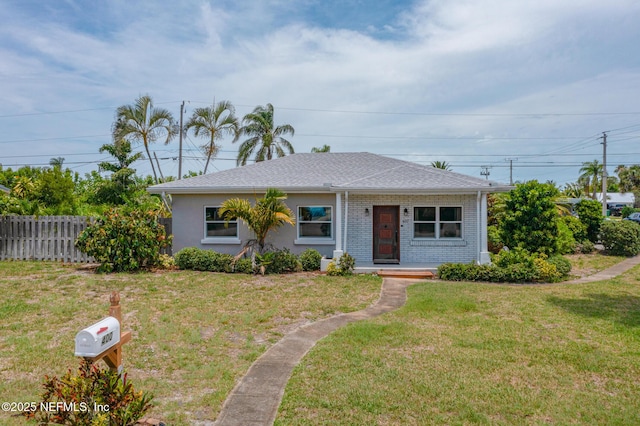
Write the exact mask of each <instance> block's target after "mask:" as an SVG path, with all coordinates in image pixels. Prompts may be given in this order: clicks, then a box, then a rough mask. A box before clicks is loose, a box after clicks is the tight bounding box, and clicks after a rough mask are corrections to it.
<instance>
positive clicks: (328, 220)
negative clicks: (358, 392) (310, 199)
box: [298, 206, 332, 238]
mask: <svg viewBox="0 0 640 426" xmlns="http://www.w3.org/2000/svg"><path fill="white" fill-rule="evenodd" d="M331 224H332V216H331V206H318V207H298V235H299V237H300V238H302V237H307V238H331V237H332V235H331V229H332V226H331Z"/></svg>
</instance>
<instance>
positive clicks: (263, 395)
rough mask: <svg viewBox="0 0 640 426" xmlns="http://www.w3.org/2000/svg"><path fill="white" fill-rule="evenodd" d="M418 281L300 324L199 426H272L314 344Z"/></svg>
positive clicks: (625, 264)
mask: <svg viewBox="0 0 640 426" xmlns="http://www.w3.org/2000/svg"><path fill="white" fill-rule="evenodd" d="M638 264H640V256H635V257H632V258H629V259H625V260H623V261H622V262H620V263H618V264H617V265H614V266H612V267H610V268H608V269H605V270H603V271H600V272H598V273H596V274H594V275H590V276H588V277H582V278H578V279H575V280H572V281H564V282H562V283H558V284H570V283H587V282H594V281H602V280H607V279H610V278H613V277H615V276H618V275H620V274H622V273H623V272H625V271H627V270H629V269H631V268H632V267H634V266H635V265H638ZM420 281H424V280H413V279H400V278H384V279H383V281H382V290H381V293H380V298H379V299H378V301H377V302H376V303H375V304H373V305H372V306H370V307H368V308H366V309H364V310H362V311H358V312H351V313H348V314H340V315H336V316H333V317H330V318H327V319H324V320H321V321H318V322H315V323H313V324H309V325H306V326H304V327H301V328H299V329H297V330H295V331H293V332H291V333H290V334H288V335H286V336H285V337H284V338H283V339H282V340H280V341H279V342H278V343H276V344H275V345H273V346H272V347H271V348H269V350H267V351H266V352H265V353H264V354H262V356H261V357H260V358H258V359H257V360H256V361H255V362H254V363H253V365H252V366H251V368H249V371H248V372H247V374H246V375H245V376H244V377H243V378H242V379H240V382H239V383H238V384H237V385H236V387H235V388H234V389H233V390H232V391H231V393H230V394H229V396H228V397H227V400H226V401H225V403H224V405H223V406H222V411H221V412H220V415H219V416H218V419H217V420H216V421H215V422H213V423H211V422H205V423H200V424H201V425H212V424H213V425H217V426H232V425H243V426H264V425H272V424H273V422H274V421H275V418H276V414H277V412H278V407H279V406H280V402H281V401H282V396H283V394H284V388H285V386H286V385H287V382H288V381H289V378H290V377H291V373H292V371H293V368H294V367H295V366H296V365H297V364H298V363H299V362H300V360H301V359H302V358H303V357H304V356H305V354H306V353H307V352H308V351H309V350H310V349H311V348H312V347H313V346H314V345H315V344H316V342H317V341H318V340H320V339H322V338H323V337H325V336H327V335H328V334H329V333H331V332H332V331H334V330H336V329H338V328H340V327H342V326H344V325H346V324H349V323H351V322H355V321H360V320H364V319H368V318H373V317H375V316H378V315H381V314H383V313H385V312H390V311H393V310H395V309H398V308H399V307H401V306H403V305H404V304H405V302H406V299H407V293H406V289H407V287H408V286H410V285H411V284H414V283H416V282H420Z"/></svg>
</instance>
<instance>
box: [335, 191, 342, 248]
mask: <svg viewBox="0 0 640 426" xmlns="http://www.w3.org/2000/svg"><path fill="white" fill-rule="evenodd" d="M343 254H344V252H343V251H342V194H340V193H339V192H336V248H335V250H334V251H333V258H334V259H340V257H342V255H343Z"/></svg>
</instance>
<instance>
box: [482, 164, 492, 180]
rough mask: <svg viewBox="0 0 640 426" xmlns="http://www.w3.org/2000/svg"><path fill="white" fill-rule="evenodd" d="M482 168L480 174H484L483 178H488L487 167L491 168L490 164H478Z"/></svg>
mask: <svg viewBox="0 0 640 426" xmlns="http://www.w3.org/2000/svg"><path fill="white" fill-rule="evenodd" d="M480 167H481V168H482V170H481V171H480V176H484V177H485V179H487V180H489V175H490V174H491V172H489V169H490V168H491V166H480Z"/></svg>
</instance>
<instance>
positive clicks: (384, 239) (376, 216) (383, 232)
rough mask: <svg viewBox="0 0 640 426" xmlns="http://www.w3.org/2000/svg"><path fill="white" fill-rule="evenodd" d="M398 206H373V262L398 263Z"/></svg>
mask: <svg viewBox="0 0 640 426" xmlns="http://www.w3.org/2000/svg"><path fill="white" fill-rule="evenodd" d="M399 243H400V207H399V206H373V263H400V244H399Z"/></svg>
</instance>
